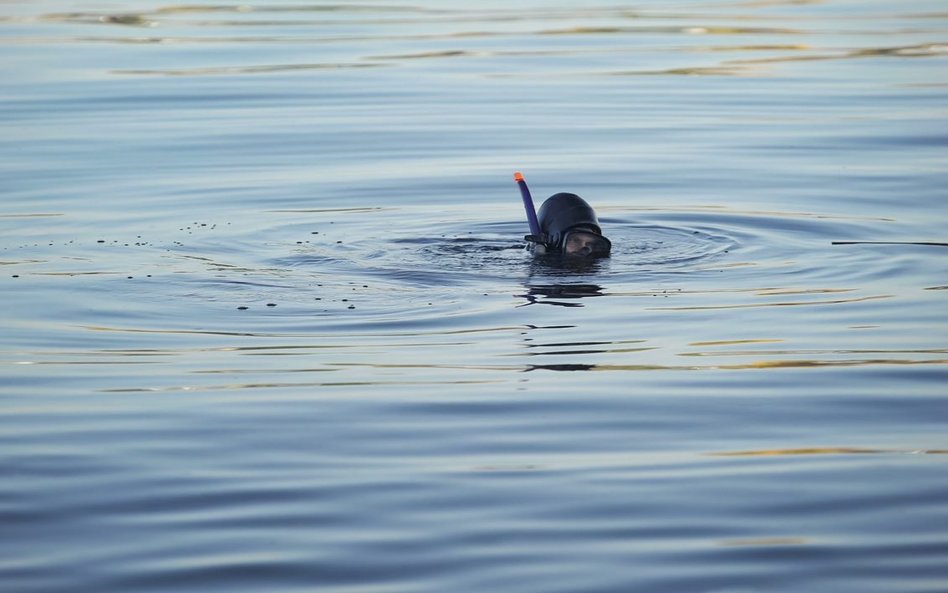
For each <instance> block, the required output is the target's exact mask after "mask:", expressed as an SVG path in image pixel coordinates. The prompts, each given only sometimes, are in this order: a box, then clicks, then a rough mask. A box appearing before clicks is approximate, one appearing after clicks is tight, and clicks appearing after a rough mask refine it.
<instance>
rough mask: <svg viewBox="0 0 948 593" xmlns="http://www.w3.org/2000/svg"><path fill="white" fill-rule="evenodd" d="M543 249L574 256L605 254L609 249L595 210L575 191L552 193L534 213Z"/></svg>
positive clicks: (610, 246) (603, 255)
mask: <svg viewBox="0 0 948 593" xmlns="http://www.w3.org/2000/svg"><path fill="white" fill-rule="evenodd" d="M537 220H538V221H539V223H540V232H541V233H542V235H543V236H544V238H545V239H546V241H545V247H546V252H547V253H560V254H563V255H569V256H576V257H607V256H608V255H609V251H610V250H611V249H612V243H611V242H610V241H609V239H607V238H605V237H603V236H602V229H601V228H600V227H599V219H598V218H596V212H595V211H594V210H593V209H592V206H590V205H589V204H588V203H586V200H584V199H582V198H581V197H579V196H577V195H576V194H569V193H559V194H554V195H552V196H550V197H549V198H547V199H546V201H545V202H543V205H542V206H540V211H539V212H538V213H537Z"/></svg>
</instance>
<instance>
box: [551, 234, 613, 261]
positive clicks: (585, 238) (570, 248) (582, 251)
mask: <svg viewBox="0 0 948 593" xmlns="http://www.w3.org/2000/svg"><path fill="white" fill-rule="evenodd" d="M611 247H612V245H611V244H610V243H609V240H608V239H606V238H605V237H600V236H599V235H596V234H594V233H588V232H586V231H571V232H570V233H568V234H567V235H566V241H565V242H564V243H563V252H564V253H565V254H566V255H578V256H581V257H601V256H605V255H609V250H610V248H611Z"/></svg>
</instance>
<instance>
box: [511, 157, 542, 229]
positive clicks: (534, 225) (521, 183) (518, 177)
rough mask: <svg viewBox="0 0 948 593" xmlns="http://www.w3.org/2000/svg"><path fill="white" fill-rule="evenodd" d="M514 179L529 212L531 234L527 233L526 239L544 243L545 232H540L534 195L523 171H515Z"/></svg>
mask: <svg viewBox="0 0 948 593" xmlns="http://www.w3.org/2000/svg"><path fill="white" fill-rule="evenodd" d="M514 181H516V182H517V186H518V187H519V188H520V197H521V198H523V209H524V210H526V212H527V223H528V224H529V225H530V234H529V235H526V236H525V237H524V239H526V240H527V241H530V242H531V243H535V244H536V245H537V246H541V245H544V244H545V241H544V238H543V233H541V232H540V222H539V221H538V220H537V211H536V208H535V207H534V206H533V196H531V195H530V188H529V187H527V182H526V180H525V179H524V178H523V173H521V172H520V171H515V172H514Z"/></svg>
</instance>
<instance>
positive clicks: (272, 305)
mask: <svg viewBox="0 0 948 593" xmlns="http://www.w3.org/2000/svg"><path fill="white" fill-rule="evenodd" d="M267 306H268V307H276V306H277V304H276V303H267Z"/></svg>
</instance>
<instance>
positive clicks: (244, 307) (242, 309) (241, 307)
mask: <svg viewBox="0 0 948 593" xmlns="http://www.w3.org/2000/svg"><path fill="white" fill-rule="evenodd" d="M249 308H250V307H247V306H245V305H241V306H239V307H237V310H238V311H246V310H247V309H249Z"/></svg>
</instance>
